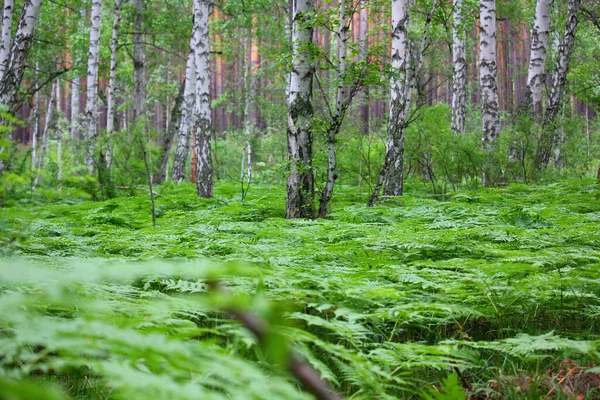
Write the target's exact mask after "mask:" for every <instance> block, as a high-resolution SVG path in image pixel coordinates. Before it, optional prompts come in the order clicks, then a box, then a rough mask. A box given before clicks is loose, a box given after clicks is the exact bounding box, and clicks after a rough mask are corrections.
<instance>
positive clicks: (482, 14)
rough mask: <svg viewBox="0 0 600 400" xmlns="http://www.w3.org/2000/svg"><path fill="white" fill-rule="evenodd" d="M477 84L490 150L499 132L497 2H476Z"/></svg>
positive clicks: (486, 175) (484, 139)
mask: <svg viewBox="0 0 600 400" xmlns="http://www.w3.org/2000/svg"><path fill="white" fill-rule="evenodd" d="M479 25H480V27H479V32H480V34H479V35H480V36H479V49H480V50H479V82H480V86H481V109H482V113H481V117H482V122H483V129H482V138H481V142H482V144H483V149H484V150H485V151H486V152H487V151H490V150H491V149H492V147H493V146H494V142H495V141H496V138H497V137H498V133H499V130H500V117H499V114H498V84H497V82H496V75H497V65H496V47H497V43H496V0H480V1H479ZM489 175H490V171H489V166H486V167H485V170H484V172H483V177H482V178H483V186H487V185H488V184H489V183H490V182H489V179H490V176H489Z"/></svg>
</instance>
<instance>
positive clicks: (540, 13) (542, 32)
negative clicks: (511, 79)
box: [525, 0, 553, 114]
mask: <svg viewBox="0 0 600 400" xmlns="http://www.w3.org/2000/svg"><path fill="white" fill-rule="evenodd" d="M552 2H553V0H537V4H536V7H535V20H534V22H533V28H532V29H531V56H530V57H529V71H528V73H527V87H526V90H527V93H526V98H525V99H526V100H525V101H527V102H531V103H530V104H527V107H528V108H529V106H531V109H532V110H533V111H534V113H535V114H541V112H542V91H543V89H544V84H545V82H546V58H547V54H548V50H547V49H548V38H549V37H550V11H551V8H552ZM529 96H531V98H529Z"/></svg>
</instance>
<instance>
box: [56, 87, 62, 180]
mask: <svg viewBox="0 0 600 400" xmlns="http://www.w3.org/2000/svg"><path fill="white" fill-rule="evenodd" d="M56 115H57V118H59V120H60V116H61V109H60V82H57V84H56ZM61 125H62V124H57V125H56V166H57V170H56V179H57V180H58V189H59V190H60V187H61V184H62V176H63V165H62V144H63V143H62V128H63V127H62V126H61Z"/></svg>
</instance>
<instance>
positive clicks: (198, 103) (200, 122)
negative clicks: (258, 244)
mask: <svg viewBox="0 0 600 400" xmlns="http://www.w3.org/2000/svg"><path fill="white" fill-rule="evenodd" d="M210 9H211V6H210V0H194V35H196V36H197V37H196V48H195V50H194V64H195V67H196V96H195V97H196V98H195V104H194V132H195V134H196V146H195V152H196V160H197V163H196V194H197V195H198V196H200V197H212V194H213V167H212V155H211V144H210V137H211V129H212V123H211V112H210V36H209V31H208V20H209V14H210V11H211V10H210Z"/></svg>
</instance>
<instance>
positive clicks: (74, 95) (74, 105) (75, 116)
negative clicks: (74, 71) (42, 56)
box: [70, 75, 81, 142]
mask: <svg viewBox="0 0 600 400" xmlns="http://www.w3.org/2000/svg"><path fill="white" fill-rule="evenodd" d="M80 79H81V78H80V77H79V75H77V76H74V77H73V80H72V81H71V125H70V131H71V138H72V139H73V142H76V141H77V140H80V139H81V137H80V130H79V128H80V126H79V96H80V90H81V84H80Z"/></svg>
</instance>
